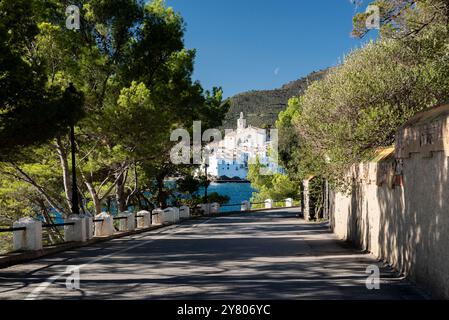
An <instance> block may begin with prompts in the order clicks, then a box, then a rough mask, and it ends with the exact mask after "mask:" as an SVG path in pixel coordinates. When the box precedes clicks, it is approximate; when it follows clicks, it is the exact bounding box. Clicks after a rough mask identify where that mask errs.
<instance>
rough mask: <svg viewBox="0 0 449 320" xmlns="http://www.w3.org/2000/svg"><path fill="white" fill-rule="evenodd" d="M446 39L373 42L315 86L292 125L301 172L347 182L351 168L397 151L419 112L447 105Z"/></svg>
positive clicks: (441, 35) (442, 32)
mask: <svg viewBox="0 0 449 320" xmlns="http://www.w3.org/2000/svg"><path fill="white" fill-rule="evenodd" d="M447 35H448V33H447V30H446V28H445V26H434V27H432V28H429V29H427V30H426V31H425V32H423V33H421V34H420V35H419V36H416V37H414V38H409V39H407V40H391V39H389V40H388V39H385V40H379V41H377V42H371V43H369V44H367V45H366V46H365V47H364V48H362V49H360V50H357V51H355V52H353V53H351V54H350V55H348V56H347V57H346V59H345V61H344V63H343V64H342V65H340V66H338V67H336V68H334V69H332V70H331V71H330V72H329V74H328V76H327V77H326V78H325V79H323V80H321V81H319V82H316V83H314V84H312V85H311V86H310V87H309V89H307V91H306V92H305V94H304V95H303V96H302V97H301V103H300V105H301V108H300V112H299V113H297V114H296V115H295V116H294V119H293V123H294V125H295V127H296V129H297V133H298V135H299V140H300V142H301V149H303V151H302V152H300V154H302V155H303V156H305V157H303V158H302V160H301V162H302V164H301V165H300V167H303V168H306V169H307V170H306V172H308V173H309V174H311V175H324V176H325V177H328V178H331V179H337V180H340V182H341V178H342V176H343V174H344V172H345V171H346V170H347V169H348V168H349V167H350V166H351V165H352V164H354V163H357V162H359V161H363V160H364V159H366V158H367V157H368V156H370V155H371V154H372V152H374V151H375V150H376V149H377V148H379V147H386V146H390V145H392V144H393V143H394V137H395V133H396V131H397V129H398V128H399V127H400V126H401V125H402V124H403V123H404V122H406V121H407V120H408V119H409V118H410V117H412V116H413V115H414V114H415V113H416V112H418V111H421V110H423V109H425V108H428V107H431V106H434V105H436V104H440V103H443V102H444V101H446V100H447V91H448V89H449V81H448V79H449V78H448V76H449V61H448V60H447V59H446V57H447V53H448V51H447V48H448V47H449V46H448V45H449V42H448V40H447V39H448V37H447Z"/></svg>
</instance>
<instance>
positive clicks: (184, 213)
mask: <svg viewBox="0 0 449 320" xmlns="http://www.w3.org/2000/svg"><path fill="white" fill-rule="evenodd" d="M179 218H180V219H189V218H190V208H189V207H187V206H182V207H181V208H179Z"/></svg>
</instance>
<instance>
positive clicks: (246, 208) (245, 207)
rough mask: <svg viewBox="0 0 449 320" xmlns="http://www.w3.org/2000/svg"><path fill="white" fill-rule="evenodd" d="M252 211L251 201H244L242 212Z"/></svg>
mask: <svg viewBox="0 0 449 320" xmlns="http://www.w3.org/2000/svg"><path fill="white" fill-rule="evenodd" d="M250 210H251V204H250V203H249V201H242V207H241V211H242V212H247V211H250Z"/></svg>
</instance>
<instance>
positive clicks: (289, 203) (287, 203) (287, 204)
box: [285, 198, 293, 208]
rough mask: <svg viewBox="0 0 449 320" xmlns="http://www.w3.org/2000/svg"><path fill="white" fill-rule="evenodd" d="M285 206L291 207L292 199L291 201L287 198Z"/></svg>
mask: <svg viewBox="0 0 449 320" xmlns="http://www.w3.org/2000/svg"><path fill="white" fill-rule="evenodd" d="M285 206H286V207H287V208H291V207H293V199H292V198H287V199H285Z"/></svg>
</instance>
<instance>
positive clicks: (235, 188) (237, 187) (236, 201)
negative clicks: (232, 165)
mask: <svg viewBox="0 0 449 320" xmlns="http://www.w3.org/2000/svg"><path fill="white" fill-rule="evenodd" d="M168 183H170V182H168ZM212 192H217V193H218V194H219V195H221V196H228V197H229V198H230V200H229V203H228V205H235V206H225V207H222V208H220V212H232V211H239V210H240V207H241V203H242V201H244V200H248V201H249V200H250V199H251V197H252V195H253V192H255V190H254V189H253V188H252V187H251V184H250V183H212V184H211V185H210V186H209V188H208V193H209V194H211V193H212ZM198 193H199V194H201V195H204V188H200V190H199V192H198ZM114 207H115V206H114V204H112V208H111V209H112V210H111V212H112V213H113V214H115V213H116V210H115V209H114ZM51 216H52V217H53V219H54V221H55V223H63V222H64V220H63V219H62V216H61V215H60V214H59V213H56V212H54V211H52V212H51ZM40 219H41V220H42V221H43V217H40Z"/></svg>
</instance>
